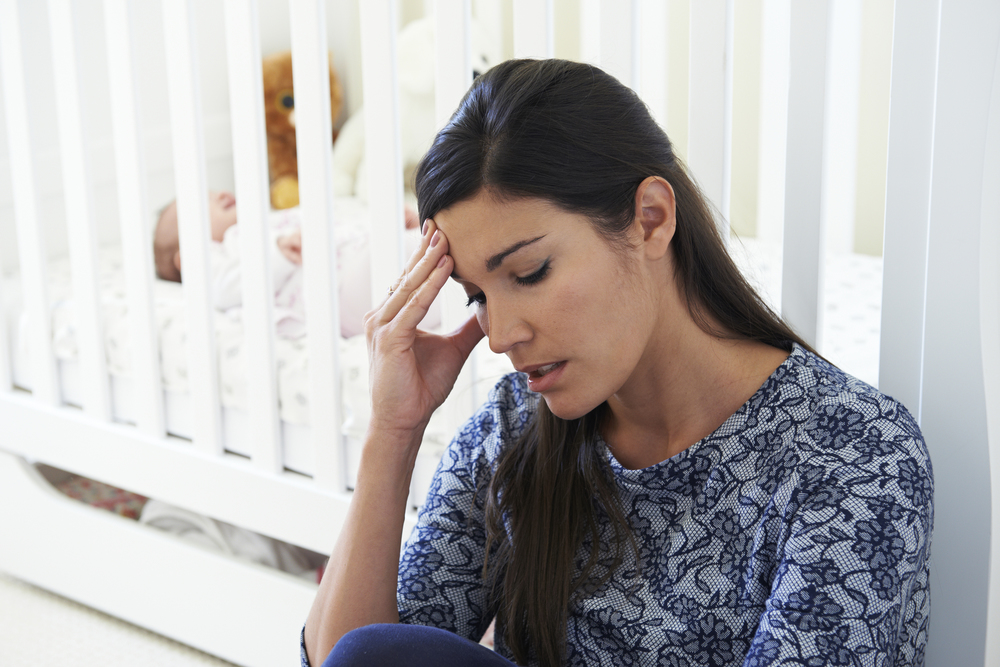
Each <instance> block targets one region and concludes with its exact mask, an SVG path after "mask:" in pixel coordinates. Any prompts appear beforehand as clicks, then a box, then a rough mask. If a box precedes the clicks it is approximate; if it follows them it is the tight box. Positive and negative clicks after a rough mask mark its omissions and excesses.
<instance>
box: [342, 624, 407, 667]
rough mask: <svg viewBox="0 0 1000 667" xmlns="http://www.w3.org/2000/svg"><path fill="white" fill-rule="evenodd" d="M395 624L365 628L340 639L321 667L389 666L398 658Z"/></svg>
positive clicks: (398, 645)
mask: <svg viewBox="0 0 1000 667" xmlns="http://www.w3.org/2000/svg"><path fill="white" fill-rule="evenodd" d="M397 627H398V626H396V625H395V624H376V625H366V626H364V627H361V628H357V629H355V630H351V631H350V632H348V633H347V634H346V635H344V636H343V637H341V638H340V641H338V642H337V644H336V645H335V646H334V647H333V650H332V651H330V655H328V656H327V657H326V660H325V661H324V662H323V667H376V666H379V667H380V666H382V665H391V664H393V663H394V662H395V659H396V658H397V657H398V655H399V650H400V648H401V647H400V642H398V641H397V637H396V634H397V633H396V632H393V630H394V629H395V628H397Z"/></svg>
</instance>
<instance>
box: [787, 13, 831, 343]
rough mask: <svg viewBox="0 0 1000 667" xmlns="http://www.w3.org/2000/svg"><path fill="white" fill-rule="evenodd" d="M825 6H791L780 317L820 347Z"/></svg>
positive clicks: (826, 22) (825, 41) (808, 340)
mask: <svg viewBox="0 0 1000 667" xmlns="http://www.w3.org/2000/svg"><path fill="white" fill-rule="evenodd" d="M828 20H829V8H828V3H827V2H826V1H825V0H823V1H820V0H816V1H815V2H793V3H792V13H791V46H790V52H789V53H790V60H791V68H790V70H789V78H788V86H789V93H788V153H787V159H786V176H785V229H784V249H783V258H782V277H781V314H782V316H783V317H784V318H785V320H786V321H787V322H788V323H789V324H790V325H791V326H792V328H793V329H795V331H796V332H798V334H799V335H801V336H802V337H803V338H804V339H805V340H806V342H808V343H810V344H811V345H813V346H819V345H820V344H821V341H819V340H818V338H819V332H820V331H821V325H820V321H819V319H820V316H821V314H822V308H821V307H820V305H821V299H822V294H823V291H822V287H823V284H822V281H823V262H822V259H823V252H822V240H823V234H822V222H823V220H822V218H823V216H822V190H823V138H824V123H825V120H824V117H825V106H826V105H825V99H826V53H827V46H826V45H827V24H828Z"/></svg>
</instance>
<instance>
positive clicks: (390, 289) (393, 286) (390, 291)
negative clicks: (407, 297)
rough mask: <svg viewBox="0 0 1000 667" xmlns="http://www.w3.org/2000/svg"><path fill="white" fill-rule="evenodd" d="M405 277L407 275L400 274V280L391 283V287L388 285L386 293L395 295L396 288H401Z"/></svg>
mask: <svg viewBox="0 0 1000 667" xmlns="http://www.w3.org/2000/svg"><path fill="white" fill-rule="evenodd" d="M405 277H406V276H405V275H403V276H400V277H399V280H397V281H396V282H394V283H393V284H391V285H389V287H387V288H386V290H385V292H386V294H387V295H388V296H392V295H393V294H394V293H395V292H396V290H398V289H399V286H400V285H402V284H403V279H404V278H405Z"/></svg>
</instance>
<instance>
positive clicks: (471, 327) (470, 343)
mask: <svg viewBox="0 0 1000 667" xmlns="http://www.w3.org/2000/svg"><path fill="white" fill-rule="evenodd" d="M485 335H486V334H484V333H483V330H482V328H481V327H480V326H479V320H478V319H476V316H475V315H472V316H471V317H469V319H467V320H466V321H465V323H464V324H462V326H460V327H459V328H458V329H456V330H455V331H453V332H452V333H450V334H449V335H448V338H450V339H451V341H452V342H453V343H454V344H455V347H457V348H458V351H459V352H461V353H462V356H463V357H465V358H467V357H468V356H469V354H471V353H472V348H474V347H475V346H476V343H478V342H479V341H480V340H482V338H483V336H485Z"/></svg>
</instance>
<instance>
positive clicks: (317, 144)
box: [289, 0, 402, 491]
mask: <svg viewBox="0 0 1000 667" xmlns="http://www.w3.org/2000/svg"><path fill="white" fill-rule="evenodd" d="M364 4H367V3H362V6H363V5H364ZM289 7H290V10H291V23H292V68H293V78H294V80H295V119H296V122H295V138H296V145H297V150H298V164H299V198H300V200H301V213H302V252H303V266H302V268H303V277H304V279H305V299H306V311H307V317H308V322H309V324H308V328H309V341H308V345H309V392H310V394H309V408H310V409H309V423H310V427H311V431H310V433H311V435H312V441H313V445H314V447H315V452H316V472H315V479H316V482H317V483H318V484H320V485H321V486H323V487H324V488H330V489H336V490H338V491H339V490H344V489H346V487H347V482H346V477H345V475H344V465H345V455H344V447H343V442H344V439H343V435H342V434H341V422H342V415H341V405H342V403H341V401H342V397H341V384H340V360H339V356H338V353H339V349H340V348H339V345H338V344H339V341H340V307H339V301H338V292H337V271H336V268H337V264H336V249H335V247H334V237H333V224H334V222H335V220H334V219H333V191H332V189H331V182H332V176H331V165H330V145H331V142H332V136H333V135H332V133H333V129H332V127H331V123H330V78H329V74H328V72H329V52H328V50H327V41H326V15H325V12H326V8H325V5H324V3H323V2H322V0H293V1H292V2H291V3H290V6H289ZM366 94H367V93H366ZM366 102H367V98H366ZM366 106H367V105H366ZM369 154H370V153H369ZM369 182H376V183H377V182H379V179H376V178H371V179H370V180H369ZM377 198H378V197H377V196H375V197H373V200H375V199H377ZM373 203H374V202H373ZM373 209H374V206H373ZM400 211H402V206H400ZM401 217H402V213H400V218H398V219H401ZM371 238H373V239H375V238H379V237H378V236H375V235H373V236H372V237H371ZM373 254H374V253H373Z"/></svg>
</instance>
